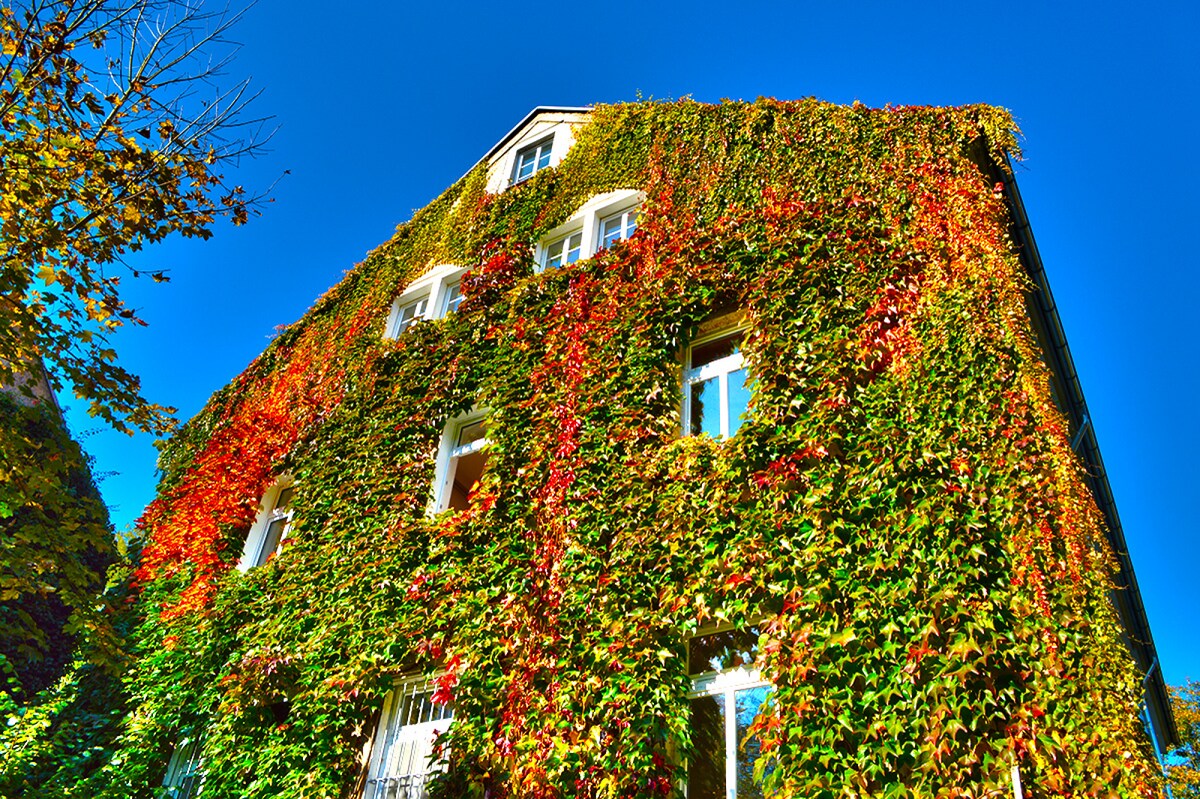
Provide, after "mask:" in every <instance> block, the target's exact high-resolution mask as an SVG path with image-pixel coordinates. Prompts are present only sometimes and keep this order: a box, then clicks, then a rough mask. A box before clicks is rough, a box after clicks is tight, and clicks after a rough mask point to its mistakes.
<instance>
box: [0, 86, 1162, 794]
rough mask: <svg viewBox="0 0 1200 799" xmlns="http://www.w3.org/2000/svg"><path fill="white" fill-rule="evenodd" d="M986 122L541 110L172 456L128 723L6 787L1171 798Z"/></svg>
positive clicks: (1095, 478) (1037, 290)
mask: <svg viewBox="0 0 1200 799" xmlns="http://www.w3.org/2000/svg"><path fill="white" fill-rule="evenodd" d="M1015 151H1016V143H1015V139H1014V130H1013V123H1012V120H1011V118H1010V117H1009V115H1008V114H1007V113H1006V112H1004V111H1003V110H1001V109H995V108H990V107H985V106H972V107H965V108H887V109H869V108H865V107H862V106H858V105H856V106H853V107H843V106H836V105H831V104H827V103H822V102H819V101H816V100H804V101H800V102H777V101H774V100H759V101H757V102H755V103H723V104H721V105H705V104H700V103H694V102H678V103H635V104H627V105H614V106H603V107H597V108H594V109H578V108H538V109H535V110H534V111H533V112H532V113H531V114H530V115H529V116H527V117H526V118H525V119H524V120H522V122H521V123H520V124H519V125H517V127H515V128H514V129H513V130H512V131H511V132H510V133H509V134H508V135H507V136H505V137H504V138H503V139H502V140H501V141H500V142H499V143H498V144H497V145H496V146H495V147H494V148H493V149H492V150H491V151H490V152H489V153H487V155H486V156H485V157H484V158H483V159H482V160H481V161H480V162H479V163H478V164H476V166H475V167H474V168H473V169H471V170H470V171H469V172H468V173H467V175H466V176H464V177H463V178H462V179H461V180H460V181H458V182H457V183H456V184H455V185H453V186H451V187H450V188H449V189H447V190H446V191H445V193H443V194H442V195H441V196H440V197H439V198H437V199H436V200H435V201H434V202H432V203H431V204H430V205H429V206H428V207H426V208H425V209H423V210H421V211H419V212H417V213H416V214H415V215H414V217H413V219H412V220H411V221H409V222H406V223H404V224H402V225H400V226H399V228H398V229H397V231H396V233H395V235H394V236H393V237H392V238H391V239H390V240H389V241H388V242H386V243H384V244H383V245H381V246H380V247H378V248H377V249H376V250H374V251H373V252H372V253H371V254H370V255H369V256H368V257H367V259H366V260H365V261H364V262H363V263H361V264H359V265H358V266H357V267H355V268H354V269H353V270H352V271H351V272H349V273H348V274H347V276H346V277H345V278H344V279H343V280H342V281H341V282H340V283H339V284H338V285H336V286H334V287H333V288H332V289H331V290H330V291H329V292H328V293H327V294H325V295H324V296H323V297H321V298H320V299H319V300H318V301H317V303H316V304H315V305H314V307H313V308H312V309H311V310H310V311H309V312H308V313H307V314H306V315H305V316H304V317H303V318H302V319H300V320H299V321H298V322H296V323H295V324H293V325H291V326H290V327H288V328H287V329H286V330H285V331H284V332H283V333H281V335H280V336H279V337H278V338H277V339H276V340H274V341H273V342H272V344H271V345H270V346H269V347H268V348H267V350H266V351H265V352H264V353H263V354H262V355H261V356H260V357H259V358H257V359H256V360H255V361H254V362H253V363H252V364H251V365H250V366H249V367H248V368H247V370H246V371H245V372H244V373H243V374H242V375H241V376H239V377H238V378H237V379H236V380H234V381H233V383H231V384H230V385H229V386H227V387H226V388H224V389H222V390H221V391H219V392H217V393H216V394H215V395H214V396H213V397H212V399H211V400H210V402H209V403H208V405H207V406H206V408H205V409H204V410H203V412H201V413H200V414H199V415H198V416H197V417H196V418H194V419H192V420H191V421H190V422H189V423H188V424H187V425H186V426H185V427H184V428H183V429H182V431H181V432H180V433H179V434H178V435H177V436H176V437H175V438H174V439H173V440H172V441H171V442H169V444H168V445H167V446H166V447H165V448H164V450H163V454H162V458H161V463H160V465H161V468H162V471H163V478H162V483H161V487H160V491H159V494H158V497H157V499H156V500H155V501H154V502H153V503H152V504H151V506H150V507H149V508H148V509H147V511H146V513H145V516H144V517H143V519H142V530H143V532H144V543H145V547H144V550H143V551H142V553H141V558H140V562H139V564H138V566H137V569H136V571H135V572H134V574H133V578H132V593H131V597H133V599H132V600H131V604H130V605H129V606H128V607H129V608H130V609H129V611H128V613H130V614H132V623H133V624H134V625H135V628H134V630H133V631H132V632H130V633H128V637H127V640H126V649H127V652H128V662H127V663H126V665H125V668H124V671H123V672H122V676H121V680H122V683H121V684H122V686H123V688H122V692H121V694H120V696H119V697H118V698H117V699H114V700H113V706H112V707H111V708H110V713H111V717H112V718H113V719H115V721H114V722H113V723H111V724H109V725H107V726H104V727H103V729H102V730H101V731H100V732H95V731H93V732H92V733H91V738H88V737H87V736H86V735H82V734H81V735H77V736H75V740H72V741H60V742H59V743H56V744H54V745H50V744H46V743H44V742H43V743H42V744H40V745H39V747H40V748H39V747H34V746H31V748H29V750H28V751H29V752H34V751H35V750H36V755H34V754H23V755H22V757H24V758H25V759H24V760H22V761H21V762H22V763H23V764H32V763H35V762H36V763H39V764H40V765H39V766H38V769H40V770H38V769H33V768H32V767H30V768H29V770H28V771H29V773H31V774H35V775H36V776H35V777H27V778H25V782H24V783H23V785H24V788H25V790H27V795H30V796H34V795H47V796H49V795H55V796H59V795H78V796H84V795H86V796H113V797H117V796H119V797H130V796H145V797H150V796H163V795H169V796H174V797H185V796H188V797H192V796H203V797H205V798H206V799H209V798H210V797H348V798H349V799H357V797H364V796H365V797H371V798H375V797H381V798H382V797H410V798H411V797H417V796H426V795H428V796H444V797H479V798H480V799H483V798H484V797H495V798H498V797H652V796H663V797H665V796H678V795H686V796H688V797H692V798H693V799H698V798H700V797H704V798H706V799H707V798H708V797H725V798H726V799H728V798H731V797H736V799H746V798H747V797H755V796H780V797H885V796H886V797H999V796H1005V797H1007V796H1016V797H1022V796H1026V797H1028V796H1033V797H1043V796H1044V797H1050V796H1063V797H1079V796H1120V797H1154V796H1158V795H1159V792H1160V779H1159V769H1158V764H1157V760H1156V753H1155V751H1154V747H1155V745H1154V743H1153V741H1152V736H1151V735H1148V734H1147V730H1151V731H1152V732H1153V736H1157V740H1158V742H1159V745H1165V744H1167V743H1169V742H1170V741H1171V740H1173V738H1174V735H1175V733H1174V731H1173V726H1172V724H1173V723H1172V720H1171V716H1170V710H1169V707H1168V704H1167V701H1166V695H1165V690H1164V686H1163V683H1162V678H1161V675H1160V673H1159V672H1158V671H1157V669H1156V667H1155V666H1156V662H1155V654H1154V645H1153V642H1152V638H1151V635H1150V631H1149V628H1148V626H1147V624H1146V619H1145V614H1144V612H1143V610H1142V607H1141V603H1140V600H1139V598H1138V592H1137V585H1136V581H1135V580H1134V576H1133V571H1132V568H1131V566H1130V563H1129V558H1128V555H1127V553H1126V551H1125V546H1124V543H1123V539H1122V533H1121V527H1120V523H1119V520H1118V518H1117V515H1116V511H1115V508H1114V505H1113V500H1112V495H1111V492H1110V491H1109V489H1108V486H1107V483H1106V482H1105V479H1104V471H1103V465H1102V463H1101V461H1100V456H1099V451H1098V450H1097V448H1096V442H1095V437H1094V435H1093V433H1092V430H1091V428H1090V426H1089V425H1088V423H1087V413H1086V405H1085V404H1084V400H1083V395H1082V393H1081V391H1080V387H1079V384H1078V381H1077V379H1076V377H1075V373H1074V370H1073V368H1072V366H1071V360H1070V355H1069V353H1068V351H1067V349H1066V344H1065V340H1064V338H1063V333H1062V329H1061V326H1060V325H1059V323H1058V320H1057V317H1056V315H1055V312H1054V306H1053V301H1052V299H1051V295H1050V292H1049V288H1048V286H1047V284H1046V279H1045V274H1044V272H1043V270H1042V265H1041V263H1040V260H1039V258H1038V255H1037V250H1036V247H1035V246H1034V242H1033V238H1032V235H1031V233H1030V230H1029V225H1028V221H1027V220H1026V218H1025V214H1024V211H1023V208H1022V205H1021V202H1020V197H1019V195H1018V193H1017V189H1016V185H1015V183H1014V182H1013V179H1012V174H1011V171H1010V168H1009V165H1010V157H1013V156H1015V155H1016V152H1015ZM54 712H55V711H53V710H43V711H41V715H40V716H39V718H40V719H41V722H40V723H42V724H43V725H45V729H59V728H60V727H61V724H62V721H61V720H59V721H55V720H53V719H52V718H51V717H52V716H53V713H54ZM23 724H24V723H23ZM56 724H58V725H59V727H56V726H55V725H56ZM17 726H18V728H23V727H22V725H21V724H19V725H17ZM25 726H28V725H27V724H25ZM36 737H37V733H36V732H33V733H27V738H29V739H33V738H36ZM81 740H82V741H83V742H82V743H81V742H80V741H81ZM85 745H86V746H92V747H93V751H96V750H99V751H102V752H103V755H102V756H98V757H92V758H90V759H88V760H87V761H86V763H85V764H82V765H81V761H80V760H79V759H78V758H76V759H74V760H72V759H70V758H68V757H67V754H69V753H70V752H73V751H78V750H79V749H80V747H82V746H85ZM56 746H57V747H58V748H57V749H55V747H56ZM72 747H74V749H72ZM55 752H58V753H59V754H57V755H56V754H55ZM47 753H49V754H47ZM55 757H58V758H59V760H58V761H54V758H55ZM39 758H40V760H39ZM48 761H54V762H57V763H59V765H57V766H55V765H50V766H47V765H46V763H47V762H48ZM14 762H15V761H14ZM64 764H65V765H64ZM13 771H14V769H13V767H9V769H8V771H7V774H6V777H5V779H6V780H7V782H6V783H3V784H7V785H14V784H17V783H16V782H14V780H16V779H17V778H15V777H14V776H13ZM164 786H165V787H164Z"/></svg>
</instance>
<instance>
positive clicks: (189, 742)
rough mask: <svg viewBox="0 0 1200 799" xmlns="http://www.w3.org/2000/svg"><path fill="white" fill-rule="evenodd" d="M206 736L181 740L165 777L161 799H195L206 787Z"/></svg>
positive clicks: (177, 743) (177, 744)
mask: <svg viewBox="0 0 1200 799" xmlns="http://www.w3.org/2000/svg"><path fill="white" fill-rule="evenodd" d="M203 746H204V736H202V735H199V736H195V737H192V738H180V739H179V740H178V741H177V742H176V744H175V751H174V752H172V753H171V762H170V763H168V764H167V773H166V774H165V775H164V776H163V782H162V784H163V790H162V792H161V793H160V794H159V796H160V798H161V799H194V797H198V796H200V791H201V789H202V788H203V787H204V757H203V755H201V749H202V748H203Z"/></svg>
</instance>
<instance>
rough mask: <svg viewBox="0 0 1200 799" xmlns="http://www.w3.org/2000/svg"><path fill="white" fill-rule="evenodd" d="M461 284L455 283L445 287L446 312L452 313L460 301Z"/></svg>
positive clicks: (461, 296) (461, 297)
mask: <svg viewBox="0 0 1200 799" xmlns="http://www.w3.org/2000/svg"><path fill="white" fill-rule="evenodd" d="M462 299H463V295H462V285H461V284H459V283H455V284H454V285H452V286H447V287H446V313H454V312H455V311H457V310H458V306H459V305H460V304H461V303H462Z"/></svg>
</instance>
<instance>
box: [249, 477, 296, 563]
mask: <svg viewBox="0 0 1200 799" xmlns="http://www.w3.org/2000/svg"><path fill="white" fill-rule="evenodd" d="M295 490H296V486H295V484H294V483H293V482H292V478H290V477H281V478H279V480H278V481H277V482H276V483H275V485H273V486H271V487H270V488H269V489H267V493H266V494H264V495H263V499H262V503H261V505H260V508H261V510H260V512H259V514H258V519H257V520H255V522H254V526H253V527H251V528H250V532H249V533H248V534H247V535H246V546H245V548H244V549H243V550H242V560H241V563H240V564H239V568H241V569H242V570H243V571H244V570H246V569H253V568H255V567H257V566H263V565H265V564H266V562H267V561H269V560H270V559H271V558H272V557H274V556H275V555H277V554H279V551H280V550H281V549H282V548H283V542H284V541H286V540H287V535H288V531H289V529H290V528H291V526H292V495H293V494H294V493H295Z"/></svg>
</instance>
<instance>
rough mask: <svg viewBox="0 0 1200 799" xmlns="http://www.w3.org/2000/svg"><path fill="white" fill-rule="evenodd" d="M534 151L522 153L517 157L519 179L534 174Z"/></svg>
mask: <svg viewBox="0 0 1200 799" xmlns="http://www.w3.org/2000/svg"><path fill="white" fill-rule="evenodd" d="M533 155H534V154H533V153H532V152H528V153H521V154H520V155H519V156H518V157H517V158H518V160H517V178H516V179H517V180H524V179H525V178H527V177H529V176H530V175H532V174H533Z"/></svg>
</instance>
